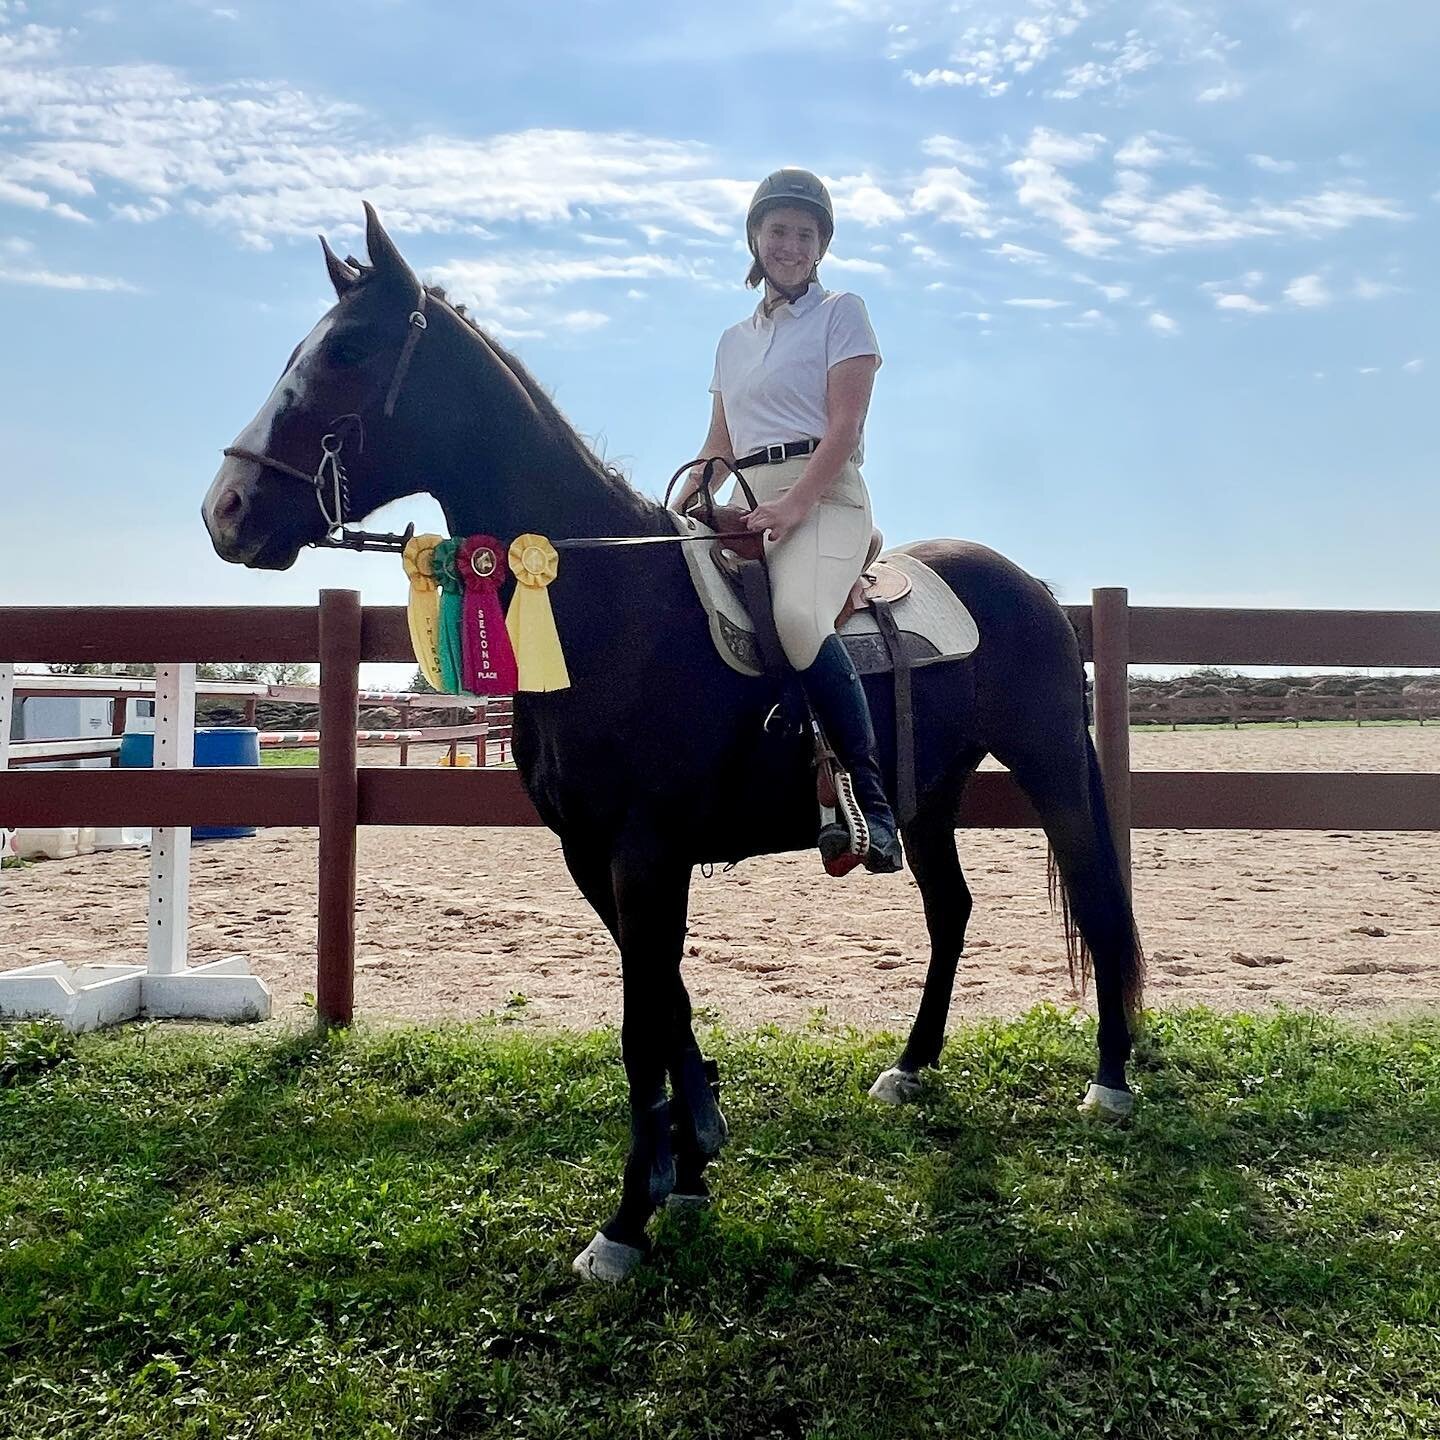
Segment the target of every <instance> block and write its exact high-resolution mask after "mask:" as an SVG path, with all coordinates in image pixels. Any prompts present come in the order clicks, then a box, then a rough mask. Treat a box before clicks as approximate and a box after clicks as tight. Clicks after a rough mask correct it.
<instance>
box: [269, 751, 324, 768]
mask: <svg viewBox="0 0 1440 1440" xmlns="http://www.w3.org/2000/svg"><path fill="white" fill-rule="evenodd" d="M260 763H261V764H262V765H318V764H319V763H320V752H319V751H318V750H262V751H261V752H260Z"/></svg>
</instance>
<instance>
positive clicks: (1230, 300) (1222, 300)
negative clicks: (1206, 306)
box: [1212, 290, 1270, 315]
mask: <svg viewBox="0 0 1440 1440" xmlns="http://www.w3.org/2000/svg"><path fill="white" fill-rule="evenodd" d="M1212 298H1213V299H1214V301H1215V308H1216V309H1217V310H1239V311H1242V312H1243V313H1244V314H1247V315H1263V314H1265V312H1266V311H1267V310H1269V308H1270V307H1269V306H1268V305H1262V304H1261V303H1260V301H1258V300H1257V299H1255V297H1254V296H1253V295H1243V294H1240V293H1238V292H1236V291H1224V290H1216V291H1214V292H1212Z"/></svg>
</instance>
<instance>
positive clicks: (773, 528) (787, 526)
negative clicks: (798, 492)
mask: <svg viewBox="0 0 1440 1440" xmlns="http://www.w3.org/2000/svg"><path fill="white" fill-rule="evenodd" d="M808 513H809V511H808V510H807V509H806V508H805V507H804V506H802V505H798V504H796V502H795V500H794V499H793V498H792V497H791V496H790V495H784V496H781V498H780V499H779V500H767V501H765V503H764V504H762V505H757V506H756V507H755V508H754V509H753V510H752V511H750V513H749V514H748V515H746V517H745V528H746V529H747V530H749V531H750V532H751V533H752V534H753V533H754V532H755V531H757V530H760V531H769V533H770V539H771V540H772V541H773V542H774V543H775V544H776V545H778V544H779V543H780V542H781V541H782V540H783V539H785V537H786V536H787V535H788V534H789V533H790V532H791V531H792V530H793V529H794V528H795V527H796V526H797V525H798V524H799V523H800V522H801V521H802V520H803V519H804V518H805V516H806V515H807V514H808Z"/></svg>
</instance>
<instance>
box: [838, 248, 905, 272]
mask: <svg viewBox="0 0 1440 1440" xmlns="http://www.w3.org/2000/svg"><path fill="white" fill-rule="evenodd" d="M825 264H826V265H827V266H829V267H830V268H831V269H834V270H848V271H850V272H852V273H853V274H856V275H888V274H889V273H890V267H889V266H888V265H882V264H881V263H880V262H879V261H878V260H847V259H845V258H844V257H843V256H840V255H836V254H834V253H833V252H832V253H831V254H829V255H827V256H826V257H825Z"/></svg>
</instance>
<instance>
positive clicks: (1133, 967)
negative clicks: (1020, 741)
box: [1000, 732, 1145, 1118]
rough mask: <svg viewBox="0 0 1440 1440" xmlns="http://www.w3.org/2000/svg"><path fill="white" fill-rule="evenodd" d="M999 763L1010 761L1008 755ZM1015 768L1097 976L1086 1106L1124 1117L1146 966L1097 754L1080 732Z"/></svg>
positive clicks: (1128, 1104) (1128, 1105) (1016, 763)
mask: <svg viewBox="0 0 1440 1440" xmlns="http://www.w3.org/2000/svg"><path fill="white" fill-rule="evenodd" d="M1000 759H1001V760H1002V761H1005V757H1004V756H1003V755H1002V756H1001V757H1000ZM1006 763H1009V762H1006ZM1010 768H1011V771H1012V772H1013V773H1014V776H1015V779H1016V781H1017V782H1018V783H1019V785H1020V787H1021V789H1023V790H1024V791H1025V793H1026V794H1027V795H1028V796H1029V797H1030V801H1031V803H1032V804H1033V805H1034V806H1035V809H1036V810H1037V812H1038V813H1039V815H1040V820H1041V823H1042V824H1043V825H1044V827H1045V834H1046V836H1047V838H1048V839H1049V841H1050V848H1051V850H1052V851H1053V852H1054V856H1055V863H1056V864H1057V865H1058V867H1059V870H1060V876H1061V879H1062V880H1063V882H1064V885H1065V896H1066V901H1067V911H1068V919H1069V921H1070V922H1071V924H1073V926H1074V929H1076V930H1078V931H1079V935H1080V938H1081V940H1083V942H1084V947H1085V949H1086V950H1088V952H1089V956H1090V962H1091V968H1092V969H1093V971H1094V974H1095V1008H1096V1011H1097V1014H1098V1018H1099V1036H1098V1044H1099V1063H1098V1065H1097V1068H1096V1071H1095V1083H1094V1085H1093V1086H1091V1088H1090V1091H1089V1093H1088V1094H1087V1095H1086V1100H1085V1108H1088V1109H1093V1110H1098V1111H1100V1112H1101V1113H1103V1114H1106V1115H1111V1116H1115V1117H1117V1118H1118V1117H1122V1116H1124V1115H1127V1114H1128V1113H1129V1112H1130V1108H1131V1106H1132V1104H1133V1100H1132V1098H1131V1096H1130V1087H1129V1085H1128V1084H1127V1083H1126V1080H1125V1066H1126V1062H1127V1061H1128V1060H1129V1058H1130V1045H1131V1036H1130V1020H1131V1016H1132V1014H1133V1013H1134V1012H1135V1011H1136V1010H1137V1009H1138V1008H1139V1004H1140V997H1141V990H1142V988H1143V985H1144V966H1145V962H1144V957H1143V955H1142V953H1141V950H1140V941H1139V938H1138V936H1137V934H1136V930H1135V917H1134V912H1133V910H1132V909H1131V905H1130V896H1129V893H1128V892H1127V890H1126V887H1125V881H1124V877H1123V876H1122V874H1121V871H1120V863H1119V860H1118V859H1117V857H1116V852H1115V846H1114V842H1113V841H1112V839H1111V836H1110V828H1109V827H1110V821H1109V815H1108V812H1107V810H1106V806H1105V792H1104V789H1103V787H1102V785H1101V781H1100V767H1099V764H1098V762H1097V761H1096V758H1095V751H1094V748H1093V746H1092V745H1091V743H1090V737H1089V736H1088V735H1085V734H1083V732H1082V736H1081V738H1080V739H1079V740H1078V741H1077V742H1076V743H1075V744H1074V745H1073V746H1059V745H1057V746H1055V747H1053V748H1052V749H1049V750H1048V751H1047V752H1046V754H1045V755H1044V756H1043V758H1040V759H1028V758H1022V757H1016V759H1015V761H1014V763H1012V764H1011V765H1010ZM1083 958H1084V957H1083V955H1082V957H1081V961H1082V964H1083Z"/></svg>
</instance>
